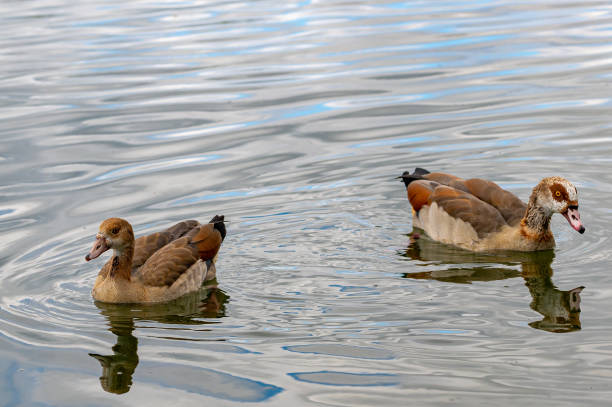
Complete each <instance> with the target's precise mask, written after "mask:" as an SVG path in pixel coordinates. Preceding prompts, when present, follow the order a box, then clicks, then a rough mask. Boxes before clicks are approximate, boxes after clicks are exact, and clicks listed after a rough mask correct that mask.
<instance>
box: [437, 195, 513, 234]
mask: <svg viewBox="0 0 612 407" xmlns="http://www.w3.org/2000/svg"><path fill="white" fill-rule="evenodd" d="M430 200H431V202H432V203H433V202H435V203H437V204H438V206H440V207H441V208H442V209H444V211H445V212H446V213H448V214H449V215H450V216H452V217H453V218H457V219H461V220H463V221H464V222H467V223H469V224H470V225H472V227H473V228H474V230H475V231H476V233H477V234H478V236H479V237H483V236H485V235H487V234H488V233H491V232H495V231H497V230H499V229H501V227H502V226H504V225H506V221H505V220H504V218H503V217H502V216H501V214H500V213H499V211H498V210H497V209H496V208H494V207H493V206H491V205H490V204H488V203H486V202H484V201H481V200H480V199H478V198H475V197H474V196H472V195H470V194H469V193H466V192H463V191H459V190H457V189H454V188H451V187H447V186H445V185H440V186H438V187H437V188H436V189H435V190H434V192H433V194H432V195H431V198H430Z"/></svg>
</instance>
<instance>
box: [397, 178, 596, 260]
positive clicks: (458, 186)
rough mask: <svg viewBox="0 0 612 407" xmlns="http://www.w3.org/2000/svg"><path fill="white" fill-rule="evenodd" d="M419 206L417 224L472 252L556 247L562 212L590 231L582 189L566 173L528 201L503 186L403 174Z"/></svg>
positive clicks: (543, 185)
mask: <svg viewBox="0 0 612 407" xmlns="http://www.w3.org/2000/svg"><path fill="white" fill-rule="evenodd" d="M400 178H401V179H402V181H403V182H404V184H406V190H407V192H408V199H409V200H410V204H411V205H412V209H413V225H414V226H415V227H418V228H420V229H423V230H424V231H425V233H427V235H428V236H429V237H431V238H432V239H434V240H437V241H440V242H443V243H448V244H452V245H455V246H459V247H462V248H464V249H467V250H472V251H486V250H520V251H534V250H546V249H552V248H553V247H555V239H554V238H553V235H552V232H551V231H550V218H551V216H552V214H553V213H560V214H562V215H563V216H565V218H566V219H567V221H568V222H569V224H570V226H572V227H573V228H574V229H575V230H576V231H578V232H580V233H584V226H583V225H582V223H581V222H580V214H579V213H578V191H577V190H576V187H575V186H574V185H572V183H570V182H569V181H568V180H566V179H564V178H561V177H549V178H544V179H543V180H542V181H540V183H539V184H538V185H536V187H535V188H534V189H533V192H532V193H531V197H530V198H529V203H528V204H527V205H526V204H525V203H523V202H522V201H521V200H520V199H519V198H517V197H516V196H515V195H514V194H512V193H510V192H508V191H506V190H504V189H502V188H500V187H499V185H497V184H495V183H493V182H491V181H486V180H482V179H477V178H472V179H467V180H464V179H461V178H458V177H455V176H453V175H449V174H444V173H439V172H438V173H430V172H429V171H427V170H424V169H422V168H417V169H416V170H415V171H414V172H413V173H412V174H410V173H408V171H406V172H404V173H403V174H402V176H401V177H400Z"/></svg>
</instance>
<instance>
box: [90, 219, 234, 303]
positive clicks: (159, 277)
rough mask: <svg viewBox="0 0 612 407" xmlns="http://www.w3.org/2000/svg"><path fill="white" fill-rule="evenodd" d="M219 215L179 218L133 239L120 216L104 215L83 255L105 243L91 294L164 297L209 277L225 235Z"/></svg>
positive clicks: (134, 299)
mask: <svg viewBox="0 0 612 407" xmlns="http://www.w3.org/2000/svg"><path fill="white" fill-rule="evenodd" d="M223 220H224V219H223V216H215V217H214V218H213V219H212V220H211V221H210V223H207V224H203V225H202V224H200V223H199V222H197V221H195V220H188V221H183V222H180V223H178V224H176V225H174V226H172V227H170V228H168V229H166V230H164V231H162V232H158V233H153V234H151V235H147V236H143V237H140V238H138V239H134V232H133V231H132V226H131V225H130V224H129V223H128V222H127V221H126V220H124V219H120V218H110V219H106V220H105V221H104V222H102V224H101V225H100V229H99V232H98V234H97V235H96V241H95V243H94V245H93V247H92V249H91V251H90V252H89V254H88V255H87V256H86V257H85V259H86V260H87V261H89V260H91V259H94V258H96V257H98V256H99V255H100V254H102V253H103V252H105V251H106V250H108V249H113V251H114V254H113V256H112V257H111V258H110V259H109V260H108V261H107V262H106V264H105V265H104V266H103V267H102V269H101V270H100V272H99V274H98V278H97V279H96V282H95V283H94V287H93V289H92V296H93V297H94V299H95V300H98V301H103V302H111V303H155V302H163V301H170V300H173V299H175V298H178V297H180V296H182V295H183V294H186V293H188V292H192V291H195V290H198V289H200V287H201V286H202V283H203V282H204V281H206V280H212V279H214V278H215V274H216V270H215V265H214V261H215V259H216V255H217V253H218V251H219V248H220V247H221V243H222V241H223V239H224V238H225V233H226V232H225V224H224V222H223Z"/></svg>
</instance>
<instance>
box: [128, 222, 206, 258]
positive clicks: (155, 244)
mask: <svg viewBox="0 0 612 407" xmlns="http://www.w3.org/2000/svg"><path fill="white" fill-rule="evenodd" d="M198 225H199V223H198V221H196V220H186V221H183V222H179V223H177V224H176V225H174V226H171V227H169V228H168V229H166V230H164V231H162V232H157V233H152V234H150V235H146V236H141V237H139V238H138V239H136V242H135V243H136V245H135V250H134V259H133V260H132V269H133V270H135V269H137V268H139V267H141V266H142V265H143V264H144V263H145V262H146V261H147V259H148V258H149V257H151V255H153V253H155V252H156V251H158V250H159V249H160V248H162V247H164V246H165V245H167V244H168V243H170V242H172V241H174V240H176V239H178V238H180V237H181V236H184V235H185V234H187V233H188V232H189V231H190V230H192V229H193V228H195V227H196V226H198Z"/></svg>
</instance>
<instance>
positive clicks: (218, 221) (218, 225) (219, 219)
mask: <svg viewBox="0 0 612 407" xmlns="http://www.w3.org/2000/svg"><path fill="white" fill-rule="evenodd" d="M224 220H225V216H223V215H215V216H214V217H213V218H212V219H211V220H210V222H208V223H212V224H213V225H214V228H215V229H217V230H218V231H219V233H221V240H224V239H225V235H226V234H227V230H226V229H225V223H224V222H223V221H224Z"/></svg>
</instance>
